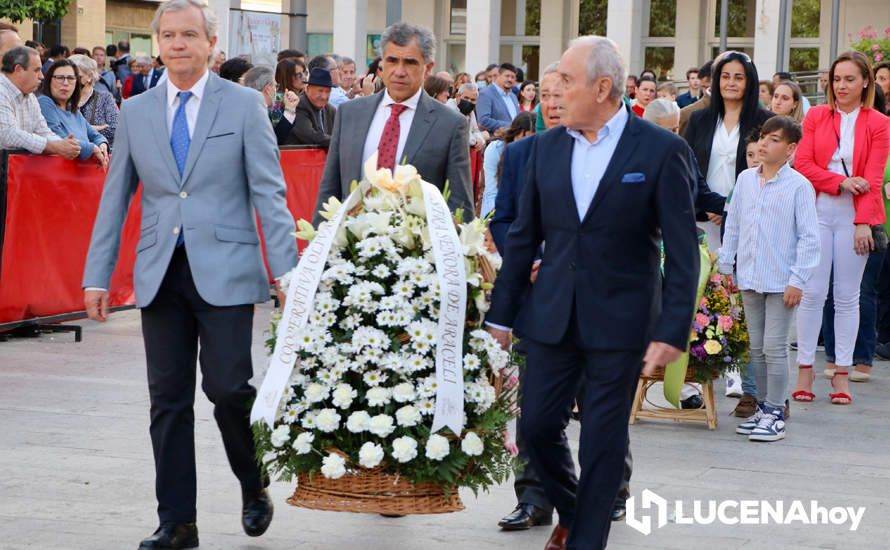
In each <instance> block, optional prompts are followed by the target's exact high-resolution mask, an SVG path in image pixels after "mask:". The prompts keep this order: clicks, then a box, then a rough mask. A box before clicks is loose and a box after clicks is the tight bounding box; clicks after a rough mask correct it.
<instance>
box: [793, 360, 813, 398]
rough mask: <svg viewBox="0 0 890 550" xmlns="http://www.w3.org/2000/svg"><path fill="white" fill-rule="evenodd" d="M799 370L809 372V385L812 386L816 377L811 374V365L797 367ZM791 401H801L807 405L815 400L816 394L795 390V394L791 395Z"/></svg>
mask: <svg viewBox="0 0 890 550" xmlns="http://www.w3.org/2000/svg"><path fill="white" fill-rule="evenodd" d="M797 368H798V369H799V370H809V371H810V375H811V376H810V385H812V384H813V381H814V380H815V379H816V375H815V374H813V365H798V367H797ZM791 399H794V400H795V401H801V402H804V403H809V402H811V401H813V400H815V399H816V394H815V393H813V392H811V391H807V390H797V391H796V392H794V393H792V394H791Z"/></svg>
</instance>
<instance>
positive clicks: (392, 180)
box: [363, 152, 419, 195]
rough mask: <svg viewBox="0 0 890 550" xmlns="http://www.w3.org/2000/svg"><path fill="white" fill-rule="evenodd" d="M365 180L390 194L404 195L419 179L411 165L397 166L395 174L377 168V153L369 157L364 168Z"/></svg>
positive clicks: (387, 169)
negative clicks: (413, 182) (410, 185)
mask: <svg viewBox="0 0 890 550" xmlns="http://www.w3.org/2000/svg"><path fill="white" fill-rule="evenodd" d="M363 169H364V172H365V179H366V180H368V181H369V182H371V183H372V184H374V186H375V187H377V188H378V189H381V190H383V191H388V192H390V193H399V194H401V195H404V194H405V193H406V192H407V191H408V186H409V184H410V183H411V182H412V181H415V180H417V179H419V176H418V174H417V169H416V168H414V167H413V166H411V165H410V164H401V165H399V166H396V169H395V172H393V171H392V170H390V169H389V168H379V169H378V168H377V153H376V152H375V153H374V154H373V155H371V156H370V157H368V160H366V161H365V164H364V166H363Z"/></svg>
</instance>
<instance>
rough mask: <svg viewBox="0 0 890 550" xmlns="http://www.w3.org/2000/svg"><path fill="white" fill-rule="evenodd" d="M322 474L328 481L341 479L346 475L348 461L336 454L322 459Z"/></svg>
mask: <svg viewBox="0 0 890 550" xmlns="http://www.w3.org/2000/svg"><path fill="white" fill-rule="evenodd" d="M321 474H322V475H323V476H324V477H326V478H328V479H340V478H341V477H343V476H344V475H345V474H346V460H345V459H344V458H343V457H342V456H340V455H335V454H329V455H328V456H326V457H324V458H323V459H321Z"/></svg>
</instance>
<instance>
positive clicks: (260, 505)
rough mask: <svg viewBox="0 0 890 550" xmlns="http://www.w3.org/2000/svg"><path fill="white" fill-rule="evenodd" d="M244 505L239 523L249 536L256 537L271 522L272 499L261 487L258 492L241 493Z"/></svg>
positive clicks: (264, 530) (263, 531)
mask: <svg viewBox="0 0 890 550" xmlns="http://www.w3.org/2000/svg"><path fill="white" fill-rule="evenodd" d="M243 500H244V507H243V508H242V509H241V525H242V527H244V532H245V533H247V534H248V535H249V536H251V537H258V536H260V535H262V534H263V533H265V532H266V529H268V528H269V524H270V523H272V512H273V507H272V499H270V498H269V493H268V492H267V491H266V490H265V489H263V490H262V491H259V492H254V493H245V494H244V495H243Z"/></svg>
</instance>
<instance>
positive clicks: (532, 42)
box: [22, 0, 890, 80]
mask: <svg viewBox="0 0 890 550" xmlns="http://www.w3.org/2000/svg"><path fill="white" fill-rule="evenodd" d="M723 1H726V2H727V7H728V10H727V12H728V18H727V25H726V28H727V33H726V34H727V38H726V45H727V47H729V48H732V49H739V50H743V51H745V52H747V53H748V54H749V55H751V56H752V58H753V59H754V62H755V64H756V65H757V67H758V69H759V71H760V72H761V73H762V74H763V75H769V74H772V73H773V72H775V71H777V70H790V71H808V70H817V69H819V68H824V67H826V66H828V64H829V63H830V57H831V36H832V32H833V29H834V26H835V25H836V26H837V51H844V50H845V49H848V48H849V46H850V44H851V42H852V41H854V40H855V39H856V37H857V34H858V32H859V31H860V30H861V29H862V28H864V27H865V26H867V25H873V26H875V27H878V28H880V29H883V28H884V27H886V26H890V1H888V0H840V1H839V10H838V16H837V19H836V20H834V18H833V17H832V12H833V10H832V7H833V0H207V2H208V4H209V5H210V6H211V7H213V8H214V10H215V11H216V12H217V14H218V15H219V19H220V31H219V34H220V40H219V48H220V49H221V50H223V51H225V52H226V54H227V55H228V56H229V57H231V56H234V55H244V54H246V55H250V56H252V57H255V58H257V59H256V60H257V61H261V60H265V59H269V58H271V57H272V55H273V54H274V53H275V52H277V51H278V50H279V49H282V48H287V47H296V48H299V49H301V50H304V51H306V52H307V53H308V54H309V55H310V56H312V55H316V54H320V53H327V52H332V51H333V52H336V53H338V54H340V55H345V56H349V57H352V58H353V59H355V60H356V61H357V63H358V65H359V66H360V67H361V66H364V65H365V64H366V63H369V62H370V61H371V60H372V59H373V57H374V56H375V55H376V49H377V46H378V45H379V38H380V33H382V32H383V29H385V28H386V26H387V24H389V23H391V22H393V21H398V20H405V21H411V22H414V23H418V24H421V25H425V26H427V27H429V28H430V29H432V30H433V32H434V33H435V34H436V36H437V38H438V39H439V48H438V51H437V53H436V65H437V66H438V67H440V68H444V69H447V70H450V71H452V72H455V73H456V72H460V71H467V72H470V73H471V74H474V73H476V72H478V71H480V70H482V69H484V68H485V67H486V66H487V65H488V64H489V63H494V62H503V61H509V62H512V63H513V64H515V65H517V66H520V67H523V68H524V69H525V70H526V74H528V75H529V77H531V78H536V77H537V75H538V74H539V72H540V70H541V69H542V68H543V67H545V66H546V65H548V64H549V63H551V62H553V61H556V60H557V59H558V58H559V55H560V53H561V52H562V51H563V50H564V49H565V47H566V44H567V43H568V41H569V40H571V39H572V38H574V37H576V36H578V35H583V34H605V35H606V36H609V37H610V38H612V39H613V40H615V41H616V42H617V43H618V45H619V47H620V48H621V51H622V52H623V53H624V55H625V58H626V61H627V63H628V66H629V69H630V71H631V72H632V73H639V72H640V71H641V70H642V69H643V68H651V69H653V70H655V71H656V73H657V74H658V75H659V76H661V77H666V78H672V79H674V80H682V79H683V78H684V73H685V70H686V69H687V68H690V67H695V66H698V65H700V64H701V63H702V62H703V61H704V60H706V59H709V58H712V57H713V56H714V54H715V53H716V52H717V51H719V48H720V5H721V2H723ZM157 4H158V1H157V0H74V1H73V2H72V7H71V10H70V12H69V14H68V15H67V16H65V17H64V18H63V19H62V20H61V24H60V25H59V26H60V28H61V32H60V33H59V35H60V38H61V42H62V43H63V44H66V45H68V46H70V47H74V46H84V47H88V48H89V47H92V46H95V45H99V44H109V43H114V42H117V41H118V40H121V39H127V40H129V41H130V44H131V50H132V52H133V53H149V54H153V53H157V45H156V43H155V42H153V37H152V35H151V31H150V22H151V18H152V14H153V13H154V10H155V9H156V8H157ZM783 10H786V11H784V12H783ZM22 27H27V25H22ZM783 29H786V30H785V32H783ZM23 34H25V35H30V33H28V32H25V33H23ZM47 42H51V41H47Z"/></svg>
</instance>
